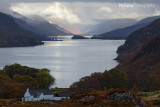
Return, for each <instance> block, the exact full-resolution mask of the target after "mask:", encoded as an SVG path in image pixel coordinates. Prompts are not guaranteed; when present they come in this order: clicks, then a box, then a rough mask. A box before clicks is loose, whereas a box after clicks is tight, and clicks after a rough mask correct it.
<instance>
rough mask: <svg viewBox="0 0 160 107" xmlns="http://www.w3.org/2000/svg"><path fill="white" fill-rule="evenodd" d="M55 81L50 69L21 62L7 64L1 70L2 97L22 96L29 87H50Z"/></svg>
mask: <svg viewBox="0 0 160 107" xmlns="http://www.w3.org/2000/svg"><path fill="white" fill-rule="evenodd" d="M54 81H55V79H54V77H52V76H51V75H50V71H49V70H48V69H36V68H30V67H27V66H22V65H20V64H13V65H9V66H5V67H4V68H3V70H0V84H1V86H0V98H20V97H22V96H23V95H24V93H25V91H26V89H27V88H30V89H37V88H38V89H45V88H49V87H50V86H51V85H53V84H54Z"/></svg>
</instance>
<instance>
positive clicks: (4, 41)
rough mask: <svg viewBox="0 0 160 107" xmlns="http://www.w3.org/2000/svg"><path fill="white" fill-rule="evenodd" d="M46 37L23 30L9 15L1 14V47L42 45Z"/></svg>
mask: <svg viewBox="0 0 160 107" xmlns="http://www.w3.org/2000/svg"><path fill="white" fill-rule="evenodd" d="M42 40H44V37H42V36H39V35H37V34H34V33H32V32H29V31H26V30H24V29H22V28H21V27H20V26H19V25H18V24H17V23H16V22H15V21H14V19H12V18H11V17H10V16H9V15H6V14H4V13H1V12H0V47H22V46H35V45H41V44H43V43H42Z"/></svg>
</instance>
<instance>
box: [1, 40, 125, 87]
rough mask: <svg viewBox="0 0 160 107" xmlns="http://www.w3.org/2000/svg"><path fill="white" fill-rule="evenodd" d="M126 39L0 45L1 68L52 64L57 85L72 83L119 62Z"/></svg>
mask: <svg viewBox="0 0 160 107" xmlns="http://www.w3.org/2000/svg"><path fill="white" fill-rule="evenodd" d="M123 43H124V41H123V40H70V39H67V40H64V41H50V42H45V45H43V46H35V47H21V48H0V68H1V69H2V68H3V67H4V66H5V65H9V64H13V63H20V64H22V65H26V66H30V67H35V68H48V69H50V70H51V74H52V75H53V76H54V77H55V78H56V85H54V86H53V87H69V86H70V85H71V84H72V83H73V82H75V81H78V80H79V79H80V78H81V77H83V76H88V75H90V74H91V73H93V72H103V71H104V70H105V69H107V70H109V69H111V68H113V67H115V66H116V65H117V64H118V63H117V62H116V61H115V60H113V59H114V58H116V57H117V54H116V49H117V47H118V46H120V45H122V44H123Z"/></svg>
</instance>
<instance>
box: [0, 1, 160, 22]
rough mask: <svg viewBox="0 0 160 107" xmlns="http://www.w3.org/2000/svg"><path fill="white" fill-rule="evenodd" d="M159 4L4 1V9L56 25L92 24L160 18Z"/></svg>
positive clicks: (154, 2) (135, 2) (0, 4)
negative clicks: (130, 19) (150, 17)
mask: <svg viewBox="0 0 160 107" xmlns="http://www.w3.org/2000/svg"><path fill="white" fill-rule="evenodd" d="M120 4H122V5H120ZM159 4H160V1H158V0H1V3H0V10H1V11H2V12H8V13H9V12H10V10H11V11H16V12H18V13H20V14H22V15H25V16H33V15H39V16H41V17H43V18H45V19H47V20H48V21H50V22H52V23H58V24H84V25H90V24H96V23H97V20H105V19H116V18H143V17H147V16H152V15H159V14H160V9H159Z"/></svg>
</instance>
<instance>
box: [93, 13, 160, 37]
mask: <svg viewBox="0 0 160 107" xmlns="http://www.w3.org/2000/svg"><path fill="white" fill-rule="evenodd" d="M158 18H160V16H153V17H147V18H144V19H142V20H141V21H139V22H138V23H136V24H134V25H132V26H129V27H125V28H122V29H116V30H113V31H110V32H107V33H103V34H101V35H95V36H94V37H93V38H92V39H126V38H127V37H128V36H129V34H131V33H132V32H134V31H136V30H137V29H139V28H142V27H144V26H147V25H148V24H150V23H151V22H152V21H154V20H155V19H158Z"/></svg>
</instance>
